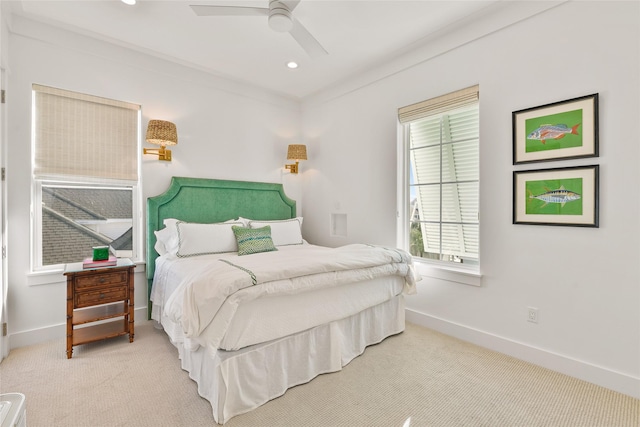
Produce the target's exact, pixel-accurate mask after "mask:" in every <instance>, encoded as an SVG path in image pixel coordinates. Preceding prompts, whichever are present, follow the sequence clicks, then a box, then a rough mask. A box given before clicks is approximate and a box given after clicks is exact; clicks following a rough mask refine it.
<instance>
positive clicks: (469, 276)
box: [414, 261, 482, 286]
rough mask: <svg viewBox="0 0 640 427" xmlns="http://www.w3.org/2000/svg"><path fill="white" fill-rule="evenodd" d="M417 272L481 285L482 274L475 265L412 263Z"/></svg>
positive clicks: (435, 277)
mask: <svg viewBox="0 0 640 427" xmlns="http://www.w3.org/2000/svg"><path fill="white" fill-rule="evenodd" d="M414 265H415V267H416V271H417V272H418V274H420V275H421V276H424V277H431V278H434V279H440V280H446V281H448V282H454V283H460V284H463V285H471V286H482V274H481V273H480V271H479V269H478V268H476V267H462V266H460V267H457V266H448V265H447V266H444V265H439V264H435V263H429V262H424V261H416V262H415V263H414Z"/></svg>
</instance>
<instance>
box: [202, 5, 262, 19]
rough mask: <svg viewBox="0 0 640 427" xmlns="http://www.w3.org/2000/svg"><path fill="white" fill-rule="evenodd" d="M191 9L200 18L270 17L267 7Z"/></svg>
mask: <svg viewBox="0 0 640 427" xmlns="http://www.w3.org/2000/svg"><path fill="white" fill-rule="evenodd" d="M191 9H193V11H194V12H195V13H196V15H198V16H265V15H269V8H266V7H244V6H212V5H195V4H192V5H191Z"/></svg>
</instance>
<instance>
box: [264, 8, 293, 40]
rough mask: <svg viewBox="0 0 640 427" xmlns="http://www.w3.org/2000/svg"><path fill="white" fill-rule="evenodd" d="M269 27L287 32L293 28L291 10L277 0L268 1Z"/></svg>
mask: <svg viewBox="0 0 640 427" xmlns="http://www.w3.org/2000/svg"><path fill="white" fill-rule="evenodd" d="M269 27H271V29H272V30H274V31H278V32H280V33H286V32H289V31H291V29H292V28H293V19H292V18H291V11H290V10H289V8H288V7H287V6H286V5H285V4H284V3H282V2H281V1H279V0H270V1H269Z"/></svg>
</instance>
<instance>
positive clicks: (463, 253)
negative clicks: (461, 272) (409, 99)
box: [399, 86, 480, 270]
mask: <svg viewBox="0 0 640 427" xmlns="http://www.w3.org/2000/svg"><path fill="white" fill-rule="evenodd" d="M399 118H400V123H401V126H402V141H400V142H401V144H400V152H401V156H400V157H401V159H402V161H401V162H400V165H399V166H400V167H399V171H400V175H401V176H400V177H399V178H400V179H399V181H400V183H401V184H400V185H401V187H402V189H401V195H402V197H400V198H399V203H400V207H399V217H400V218H401V221H400V224H399V227H400V229H399V234H400V235H401V237H400V239H399V240H400V244H401V246H403V247H404V248H405V249H406V250H408V251H409V252H410V253H411V254H412V255H413V256H414V257H415V258H416V259H418V260H432V262H437V263H439V264H442V265H455V264H451V263H459V264H458V265H460V264H464V265H471V266H475V269H476V270H477V268H478V267H477V266H478V262H479V228H480V221H479V214H478V205H479V156H478V145H479V105H478V87H477V86H474V87H472V88H468V89H464V90H462V91H459V92H454V93H452V94H448V95H444V96H441V97H438V98H434V99H431V100H428V101H425V102H421V103H419V104H414V105H410V106H408V107H404V108H401V109H400V110H399Z"/></svg>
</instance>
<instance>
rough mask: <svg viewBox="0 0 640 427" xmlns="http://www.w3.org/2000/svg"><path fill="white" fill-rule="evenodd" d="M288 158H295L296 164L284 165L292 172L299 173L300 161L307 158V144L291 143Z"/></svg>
mask: <svg viewBox="0 0 640 427" xmlns="http://www.w3.org/2000/svg"><path fill="white" fill-rule="evenodd" d="M287 160H295V162H296V164H295V165H284V168H285V169H289V170H290V171H291V173H298V162H299V161H300V160H307V146H306V145H304V144H291V145H289V149H288V150H287Z"/></svg>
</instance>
